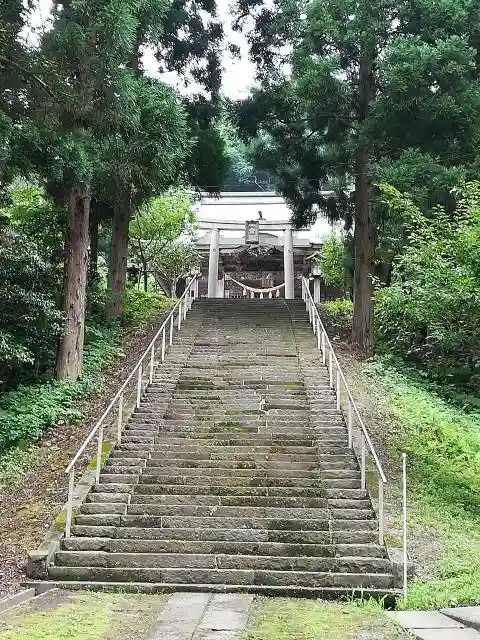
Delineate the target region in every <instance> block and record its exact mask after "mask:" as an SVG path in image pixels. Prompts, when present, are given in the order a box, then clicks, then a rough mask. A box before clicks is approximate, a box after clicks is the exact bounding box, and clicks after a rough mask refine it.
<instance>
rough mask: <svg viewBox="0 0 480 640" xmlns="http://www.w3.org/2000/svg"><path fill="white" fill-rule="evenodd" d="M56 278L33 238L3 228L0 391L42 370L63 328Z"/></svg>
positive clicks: (0, 248)
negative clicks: (57, 297)
mask: <svg viewBox="0 0 480 640" xmlns="http://www.w3.org/2000/svg"><path fill="white" fill-rule="evenodd" d="M56 290H57V280H56V276H55V274H54V271H53V270H52V267H51V265H50V264H49V263H48V262H47V261H45V260H44V259H43V258H42V257H41V255H40V253H39V251H38V248H37V246H36V245H35V243H34V242H32V241H31V240H29V239H28V238H27V237H26V236H23V235H20V234H18V233H15V232H13V231H12V230H10V231H6V232H5V233H4V234H3V235H2V241H1V243H0V327H1V330H0V390H1V389H2V388H12V387H14V386H16V385H17V384H18V383H21V382H27V381H29V380H31V379H33V378H38V377H39V376H41V375H42V374H44V373H45V372H46V371H47V370H48V369H49V368H50V367H51V366H52V364H53V362H54V361H55V349H56V343H57V339H58V336H59V334H60V331H61V327H62V314H61V313H60V312H59V311H58V309H57V304H56V303H57V301H56Z"/></svg>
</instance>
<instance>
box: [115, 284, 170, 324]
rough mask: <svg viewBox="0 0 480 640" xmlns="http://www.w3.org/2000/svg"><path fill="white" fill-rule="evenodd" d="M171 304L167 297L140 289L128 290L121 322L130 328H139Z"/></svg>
mask: <svg viewBox="0 0 480 640" xmlns="http://www.w3.org/2000/svg"><path fill="white" fill-rule="evenodd" d="M171 304H172V301H171V299H170V298H167V296H164V295H160V294H158V293H153V292H151V291H143V290H141V289H128V290H127V295H126V297H125V310H124V313H123V322H124V324H125V325H127V326H131V327H137V326H140V325H142V324H145V323H147V322H149V321H150V320H152V319H153V318H155V316H157V315H159V314H160V313H161V312H162V311H165V310H166V309H168V307H169V306H170V305H171Z"/></svg>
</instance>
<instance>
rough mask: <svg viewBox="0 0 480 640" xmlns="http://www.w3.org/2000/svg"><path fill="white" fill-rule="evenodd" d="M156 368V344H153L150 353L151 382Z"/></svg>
mask: <svg viewBox="0 0 480 640" xmlns="http://www.w3.org/2000/svg"><path fill="white" fill-rule="evenodd" d="M154 370H155V345H154V344H152V351H151V353H150V384H152V382H153V372H154Z"/></svg>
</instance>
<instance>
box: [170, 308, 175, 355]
mask: <svg viewBox="0 0 480 640" xmlns="http://www.w3.org/2000/svg"><path fill="white" fill-rule="evenodd" d="M174 322H175V318H174V317H173V311H172V315H171V316H170V346H172V344H173V323H174Z"/></svg>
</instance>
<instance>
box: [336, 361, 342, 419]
mask: <svg viewBox="0 0 480 640" xmlns="http://www.w3.org/2000/svg"><path fill="white" fill-rule="evenodd" d="M340 385H341V379H340V367H337V411H340V408H341V406H342V387H341V386H340Z"/></svg>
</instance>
